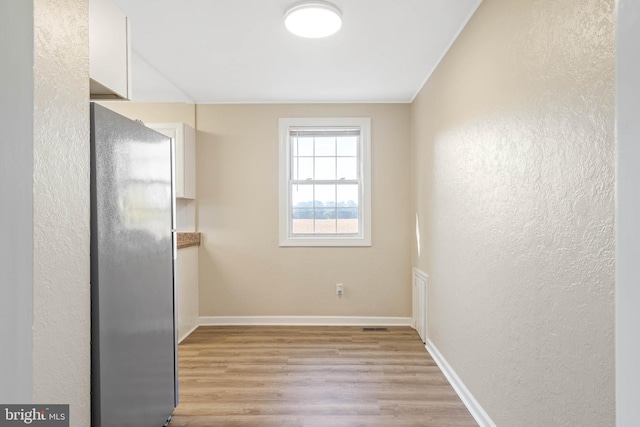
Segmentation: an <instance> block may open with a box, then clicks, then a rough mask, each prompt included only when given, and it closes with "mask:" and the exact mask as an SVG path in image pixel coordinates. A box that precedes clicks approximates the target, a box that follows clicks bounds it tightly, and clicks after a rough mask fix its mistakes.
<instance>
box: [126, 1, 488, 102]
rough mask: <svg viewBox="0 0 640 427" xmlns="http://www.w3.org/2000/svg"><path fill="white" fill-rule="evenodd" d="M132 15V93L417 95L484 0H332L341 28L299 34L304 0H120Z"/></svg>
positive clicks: (250, 98)
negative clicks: (317, 35) (294, 11)
mask: <svg viewBox="0 0 640 427" xmlns="http://www.w3.org/2000/svg"><path fill="white" fill-rule="evenodd" d="M113 2H114V3H115V4H116V5H117V7H118V8H119V9H120V10H121V11H122V12H123V13H124V14H125V15H127V16H128V17H129V18H130V20H131V34H132V35H131V46H132V51H133V53H132V62H133V66H132V72H133V100H134V101H138V102H142V101H148V102H168V101H184V102H195V103H254V102H410V101H411V100H412V99H413V97H414V96H415V95H416V93H417V92H418V91H419V90H420V88H421V87H422V85H423V84H424V82H425V81H426V79H427V78H428V77H429V75H430V74H431V72H432V71H433V69H434V68H435V67H436V66H437V64H438V62H439V61H440V59H441V58H442V57H443V56H444V54H445V53H446V51H447V49H448V48H449V46H450V45H451V44H452V43H453V41H454V40H455V38H456V37H457V35H458V34H459V32H460V31H461V30H462V28H463V27H464V25H465V24H466V22H467V21H468V19H469V18H470V17H471V15H472V14H473V12H474V11H475V9H476V8H477V7H478V5H479V4H480V2H481V0H333V1H332V2H333V3H334V4H335V5H336V6H338V8H340V10H341V11H342V17H343V26H342V29H341V30H340V31H339V32H338V33H337V34H335V35H333V36H330V37H328V38H324V39H304V38H299V37H296V36H294V35H292V34H290V33H288V32H287V30H286V29H285V28H284V23H283V20H282V18H283V15H284V13H285V11H286V10H287V8H288V7H289V6H290V5H291V4H293V3H295V2H296V0H180V1H179V0H113Z"/></svg>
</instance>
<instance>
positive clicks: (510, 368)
mask: <svg viewBox="0 0 640 427" xmlns="http://www.w3.org/2000/svg"><path fill="white" fill-rule="evenodd" d="M412 158H413V161H412V162H413V168H412V171H413V172H412V191H413V193H414V198H415V200H414V208H415V210H416V212H417V215H418V218H419V220H420V229H421V231H422V235H421V240H420V243H421V256H418V255H417V251H416V246H415V245H414V251H413V262H414V265H415V266H417V267H419V268H420V269H422V270H424V271H425V272H427V273H428V274H429V275H430V282H429V283H430V290H429V336H430V339H431V340H432V341H433V343H434V344H435V345H436V347H437V348H438V349H439V350H440V351H441V352H442V354H443V355H444V357H445V358H446V359H447V360H448V362H449V363H450V364H451V365H452V366H453V368H454V370H455V371H456V372H457V373H458V375H459V376H460V377H461V379H462V381H463V382H464V383H465V384H466V385H467V386H468V388H469V389H470V391H471V392H472V393H473V395H474V396H475V397H476V398H477V399H478V401H479V402H480V404H481V405H482V406H483V407H484V409H485V410H486V411H487V412H488V414H489V415H490V416H491V417H492V419H493V421H494V422H495V423H496V424H497V425H499V426H541V427H542V426H545V427H548V426H593V427H604V426H613V425H614V417H615V411H614V301H613V290H614V260H615V258H614V223H613V222H614V1H613V0H605V1H603V0H576V1H571V2H568V1H556V0H535V1H534V0H527V1H525V0H523V1H512V0H484V2H483V3H482V5H481V6H480V8H479V9H478V10H477V12H476V14H475V16H474V17H473V18H472V19H471V21H470V22H469V24H468V25H467V27H466V28H465V30H464V31H463V32H462V34H461V36H460V37H459V38H458V40H457V41H456V43H455V44H454V45H453V47H452V49H451V50H450V51H449V53H448V54H447V56H446V57H445V58H444V60H443V61H442V63H441V64H440V66H439V68H438V69H437V70H436V72H435V73H434V74H433V75H432V77H431V78H430V80H429V81H428V82H427V84H426V85H425V86H424V88H423V89H422V91H421V92H420V94H419V95H418V97H417V99H416V100H415V102H414V104H413V107H412Z"/></svg>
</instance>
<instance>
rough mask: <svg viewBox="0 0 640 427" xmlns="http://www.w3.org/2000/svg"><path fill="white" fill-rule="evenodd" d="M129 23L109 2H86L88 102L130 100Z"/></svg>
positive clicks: (103, 0)
mask: <svg viewBox="0 0 640 427" xmlns="http://www.w3.org/2000/svg"><path fill="white" fill-rule="evenodd" d="M130 64H131V48H130V38H129V20H128V19H127V17H126V16H125V15H124V14H123V13H122V12H120V10H118V8H117V7H116V6H115V5H114V4H113V3H111V1H110V0H90V2H89V77H90V78H91V98H93V99H101V98H102V99H104V98H106V99H113V98H121V99H130V98H131V72H130Z"/></svg>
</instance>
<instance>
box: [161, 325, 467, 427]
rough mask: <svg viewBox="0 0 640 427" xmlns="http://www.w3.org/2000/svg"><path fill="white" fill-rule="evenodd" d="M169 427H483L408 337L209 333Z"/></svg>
mask: <svg viewBox="0 0 640 427" xmlns="http://www.w3.org/2000/svg"><path fill="white" fill-rule="evenodd" d="M178 354H179V379H180V404H179V406H178V408H176V411H175V414H174V417H173V420H172V421H171V423H170V424H169V427H213V426H215V427H218V426H220V427H235V426H251V427H289V426H291V427H310V426H313V427H330V426H335V427H347V426H348V427H352V426H362V427H393V426H401V427H410V426H433V427H449V426H455V427H466V426H477V424H476V422H475V421H474V419H473V418H472V417H471V415H470V414H469V412H468V411H467V409H466V408H465V406H464V405H463V404H462V402H461V401H460V399H459V398H458V396H457V395H456V393H455V392H454V391H453V389H452V388H451V386H450V385H449V383H448V382H447V380H446V379H445V377H444V375H443V374H442V372H441V371H440V370H439V369H438V367H437V366H436V364H435V362H434V361H433V359H432V358H431V356H429V353H427V351H426V350H425V348H424V345H423V344H422V342H421V341H420V338H419V337H418V334H417V333H416V332H415V331H414V330H413V329H411V328H409V327H395V328H389V332H362V331H361V328H358V327H254V326H238V327H235V326H233V327H231V326H229V327H200V328H198V329H197V330H196V331H195V332H193V333H192V334H191V335H190V336H189V337H188V338H187V339H185V340H184V341H183V342H182V344H180V346H179V349H178Z"/></svg>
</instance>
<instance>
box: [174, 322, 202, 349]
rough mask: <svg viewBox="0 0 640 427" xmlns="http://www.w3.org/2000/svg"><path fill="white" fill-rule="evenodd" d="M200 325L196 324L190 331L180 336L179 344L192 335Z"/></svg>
mask: <svg viewBox="0 0 640 427" xmlns="http://www.w3.org/2000/svg"><path fill="white" fill-rule="evenodd" d="M198 326H200V325H196V326H194V327H193V328H191V329H189V331H188V332H187V333H186V334H184V335H183V336H181V337H179V338H178V344H180V343H181V342H182V341H184V339H185V338H186V337H188V336H189V335H191V334H192V333H193V331H195V330H196V329H198Z"/></svg>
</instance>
